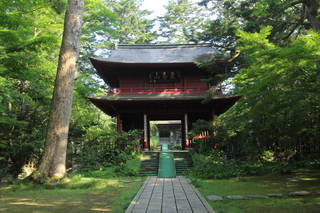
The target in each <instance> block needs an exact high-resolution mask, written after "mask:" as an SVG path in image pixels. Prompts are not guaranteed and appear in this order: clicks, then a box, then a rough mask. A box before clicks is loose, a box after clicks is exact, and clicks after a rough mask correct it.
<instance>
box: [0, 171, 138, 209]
mask: <svg viewBox="0 0 320 213" xmlns="http://www.w3.org/2000/svg"><path fill="white" fill-rule="evenodd" d="M124 179H125V180H127V181H123V180H124ZM143 181H144V179H142V178H137V177H122V178H112V179H111V178H109V179H101V178H86V177H81V175H77V176H74V177H73V178H72V179H71V180H70V181H69V182H67V183H59V184H44V185H39V184H31V183H20V184H14V185H9V186H1V187H0V212H12V213H18V212H22V213H24V212H37V213H38V212H50V213H56V212H57V213H58V212H71V213H72V212H77V213H82V212H117V213H119V212H124V211H123V210H124V209H125V208H127V206H128V205H129V203H130V201H131V200H132V198H133V197H134V195H135V194H136V193H137V192H138V190H139V188H140V186H141V185H142V183H143ZM119 210H120V211H119Z"/></svg>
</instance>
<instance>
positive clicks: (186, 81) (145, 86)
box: [109, 73, 209, 95]
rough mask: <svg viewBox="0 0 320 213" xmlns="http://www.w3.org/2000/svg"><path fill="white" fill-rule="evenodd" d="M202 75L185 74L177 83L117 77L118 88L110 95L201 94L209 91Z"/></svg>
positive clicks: (139, 76)
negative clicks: (150, 81)
mask: <svg viewBox="0 0 320 213" xmlns="http://www.w3.org/2000/svg"><path fill="white" fill-rule="evenodd" d="M203 78H204V76H203V74H201V73H200V74H198V73H189V74H187V73H186V74H185V75H184V76H183V78H182V79H181V81H179V82H169V83H149V82H148V76H144V75H125V76H119V88H117V89H116V90H110V91H109V93H110V94H119V95H121V94H197V93H199V94H201V93H204V92H205V91H207V90H208V89H209V84H208V83H206V82H202V81H201V80H200V79H203Z"/></svg>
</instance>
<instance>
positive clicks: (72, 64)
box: [38, 0, 84, 177]
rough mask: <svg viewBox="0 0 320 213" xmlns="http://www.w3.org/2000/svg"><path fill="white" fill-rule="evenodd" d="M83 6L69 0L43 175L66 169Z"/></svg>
mask: <svg viewBox="0 0 320 213" xmlns="http://www.w3.org/2000/svg"><path fill="white" fill-rule="evenodd" d="M83 7H84V1H83V0H69V1H68V6H67V11H66V14H65V23H64V31H63V38H62V45H61V50H60V55H59V62H58V70H57V76H56V80H55V87H54V93H53V100H52V105H51V110H50V117H49V124H48V132H47V139H46V147H45V152H44V155H43V158H42V160H41V164H40V166H39V169H38V172H39V173H40V174H41V175H44V176H52V177H63V176H64V175H65V172H66V151H67V142H68V131H69V122H70V117H71V109H72V97H73V87H74V80H75V75H76V71H77V60H78V55H79V40H80V28H81V24H82V13H83Z"/></svg>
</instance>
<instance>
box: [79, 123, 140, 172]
mask: <svg viewBox="0 0 320 213" xmlns="http://www.w3.org/2000/svg"><path fill="white" fill-rule="evenodd" d="M140 136H141V132H140V131H138V130H132V131H129V132H123V133H122V134H119V135H118V134H115V133H108V132H106V131H104V130H102V129H98V130H97V131H96V129H94V128H90V129H88V131H87V134H86V135H85V137H86V138H87V139H86V141H85V142H84V143H83V144H81V145H80V147H77V146H76V147H75V149H78V148H79V149H80V150H79V152H78V153H76V154H75V156H74V157H75V159H76V161H77V162H78V163H79V166H80V169H81V170H82V171H88V170H92V169H97V168H101V167H108V166H111V165H118V167H119V171H121V170H122V169H123V168H124V169H125V167H126V162H127V161H128V160H130V159H133V158H134V156H135V154H136V153H137V152H138V149H139V146H140ZM128 173H129V172H128ZM132 173H134V172H132Z"/></svg>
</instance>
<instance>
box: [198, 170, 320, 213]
mask: <svg viewBox="0 0 320 213" xmlns="http://www.w3.org/2000/svg"><path fill="white" fill-rule="evenodd" d="M193 182H194V184H195V185H196V186H197V187H198V189H199V190H200V192H201V193H202V194H203V195H204V196H205V197H207V196H208V195H218V196H227V195H242V196H247V195H250V194H251V195H252V194H258V195H262V196H266V197H267V194H269V193H280V194H283V197H282V198H260V199H248V200H230V199H226V198H225V199H224V200H223V201H208V202H209V204H210V205H211V206H212V207H213V208H214V209H215V210H216V212H217V213H267V212H268V213H269V212H272V213H319V212H320V170H314V169H313V170H310V169H300V170H297V171H295V172H294V173H292V174H287V175H265V176H252V177H241V178H230V179H220V180H213V179H212V180H202V179H196V180H194V181H193ZM302 190H306V191H309V192H311V193H312V194H311V195H308V196H303V197H292V196H288V193H290V192H293V191H302Z"/></svg>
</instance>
